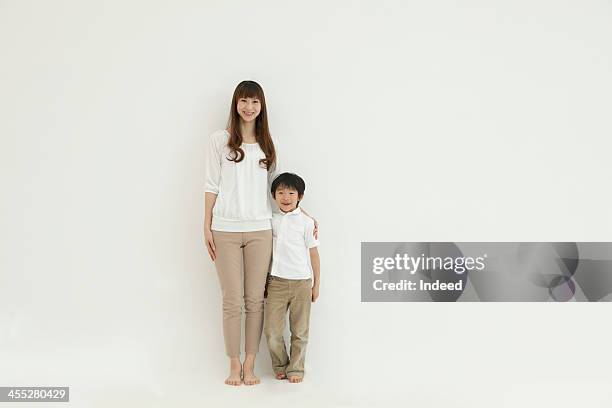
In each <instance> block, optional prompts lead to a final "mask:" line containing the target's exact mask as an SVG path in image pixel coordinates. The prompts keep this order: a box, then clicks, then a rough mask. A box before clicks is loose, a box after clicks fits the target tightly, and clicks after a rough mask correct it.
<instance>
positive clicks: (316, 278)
mask: <svg viewBox="0 0 612 408" xmlns="http://www.w3.org/2000/svg"><path fill="white" fill-rule="evenodd" d="M309 252H310V263H311V264H312V278H313V279H312V301H313V302H316V301H317V298H318V297H319V284H320V282H321V259H320V258H319V250H318V249H317V247H314V248H310V249H309Z"/></svg>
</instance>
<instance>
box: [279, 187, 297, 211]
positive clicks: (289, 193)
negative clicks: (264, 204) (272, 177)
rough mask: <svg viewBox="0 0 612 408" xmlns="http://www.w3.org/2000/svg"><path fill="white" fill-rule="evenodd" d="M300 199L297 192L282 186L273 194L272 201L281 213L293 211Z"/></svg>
mask: <svg viewBox="0 0 612 408" xmlns="http://www.w3.org/2000/svg"><path fill="white" fill-rule="evenodd" d="M301 199H302V197H299V196H298V192H297V190H294V189H292V188H288V187H283V186H280V187H278V188H277V189H276V193H275V194H274V200H275V201H276V204H277V205H278V208H280V209H281V211H282V212H289V211H293V210H295V209H296V207H297V202H298V200H301Z"/></svg>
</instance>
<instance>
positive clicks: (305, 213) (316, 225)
mask: <svg viewBox="0 0 612 408" xmlns="http://www.w3.org/2000/svg"><path fill="white" fill-rule="evenodd" d="M300 209H301V210H302V212H303V213H304V215H305V216H307V217H308V218H310V219H311V220H313V221H314V231H312V235H314V237H315V239H319V223H318V222H317V220H315V219H314V217H312V216H311V215H310V214H308V213H307V212H306V210H304V208H303V207H300Z"/></svg>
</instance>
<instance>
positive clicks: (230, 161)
mask: <svg viewBox="0 0 612 408" xmlns="http://www.w3.org/2000/svg"><path fill="white" fill-rule="evenodd" d="M208 147H209V148H208V152H207V159H208V160H207V161H208V163H207V176H206V184H205V192H206V193H205V195H206V197H205V216H204V236H205V240H206V248H207V249H208V253H209V255H210V257H211V259H212V260H213V262H214V263H215V267H216V269H217V275H218V276H219V282H220V283H221V291H222V293H223V335H224V338H225V350H226V353H227V355H228V356H229V358H230V374H229V376H228V377H227V379H226V380H225V383H226V384H228V385H240V384H241V377H242V381H244V383H245V384H246V385H253V384H259V378H257V376H256V375H255V373H254V366H255V355H256V354H257V351H258V350H259V341H260V339H261V332H262V326H263V300H264V290H265V285H266V276H267V274H268V270H269V266H270V260H271V256H272V230H271V223H270V220H271V218H272V206H271V202H270V198H269V191H270V190H269V185H270V183H271V182H272V180H273V179H274V177H275V176H276V175H277V174H279V172H280V167H279V165H278V157H277V155H276V149H275V147H274V143H273V141H272V138H271V136H270V130H269V128H268V116H267V110H266V101H265V97H264V93H263V89H262V88H261V86H259V84H257V83H256V82H253V81H243V82H241V83H240V84H238V86H237V87H236V89H235V90H234V96H233V98H232V104H231V108H230V117H229V123H228V129H226V130H219V131H216V132H214V133H213V134H212V135H211V137H210V142H209V146H208ZM315 231H316V223H315ZM242 266H244V281H243V280H242V278H241V267H242ZM243 285H244V305H245V312H246V323H245V354H246V357H245V360H244V364H241V362H240V335H241V333H240V322H241V306H242V300H243V299H242V291H243Z"/></svg>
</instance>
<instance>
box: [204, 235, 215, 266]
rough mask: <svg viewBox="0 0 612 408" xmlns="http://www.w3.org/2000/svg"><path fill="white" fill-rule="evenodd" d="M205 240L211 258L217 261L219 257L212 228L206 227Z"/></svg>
mask: <svg viewBox="0 0 612 408" xmlns="http://www.w3.org/2000/svg"><path fill="white" fill-rule="evenodd" d="M204 241H205V242H206V249H207V250H208V255H210V259H211V260H212V261H213V262H215V259H216V258H217V254H216V251H217V249H216V248H215V240H214V239H213V235H212V230H211V229H210V228H204Z"/></svg>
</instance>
